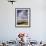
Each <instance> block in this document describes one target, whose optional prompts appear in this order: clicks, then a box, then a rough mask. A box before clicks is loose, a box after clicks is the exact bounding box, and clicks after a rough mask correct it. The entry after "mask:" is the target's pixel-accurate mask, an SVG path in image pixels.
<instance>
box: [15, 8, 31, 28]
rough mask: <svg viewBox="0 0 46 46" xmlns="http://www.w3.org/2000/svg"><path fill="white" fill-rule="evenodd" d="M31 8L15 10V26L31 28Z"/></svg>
mask: <svg viewBox="0 0 46 46" xmlns="http://www.w3.org/2000/svg"><path fill="white" fill-rule="evenodd" d="M30 16H31V10H30V8H15V26H16V27H30V26H31V25H30Z"/></svg>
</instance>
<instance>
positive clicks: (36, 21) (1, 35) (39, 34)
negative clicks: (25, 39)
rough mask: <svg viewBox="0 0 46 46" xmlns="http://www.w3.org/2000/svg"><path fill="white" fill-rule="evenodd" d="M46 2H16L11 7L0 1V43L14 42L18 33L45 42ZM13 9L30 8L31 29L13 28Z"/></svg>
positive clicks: (32, 0)
mask: <svg viewBox="0 0 46 46" xmlns="http://www.w3.org/2000/svg"><path fill="white" fill-rule="evenodd" d="M45 2H46V1H45V0H17V2H16V3H14V4H13V5H12V4H11V3H10V2H8V1H7V0H0V41H2V40H5V41H6V40H15V39H16V37H17V35H18V33H19V32H25V33H28V34H29V35H31V36H30V37H31V39H33V40H37V41H40V40H43V41H44V40H46V36H45V35H46V21H45V20H46V6H45V5H46V3H45ZM15 8H31V27H30V28H16V27H15Z"/></svg>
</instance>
